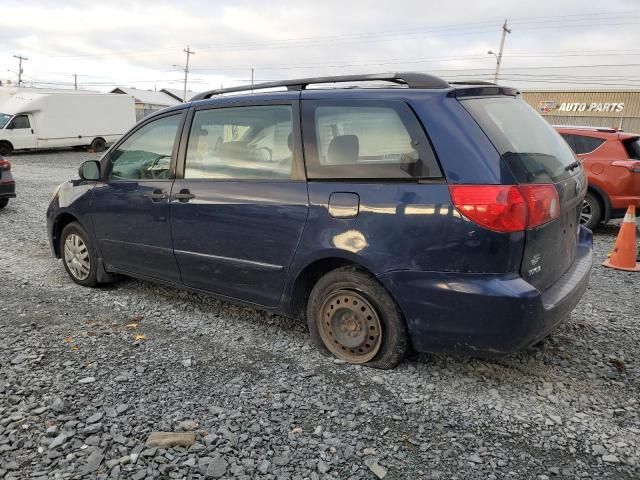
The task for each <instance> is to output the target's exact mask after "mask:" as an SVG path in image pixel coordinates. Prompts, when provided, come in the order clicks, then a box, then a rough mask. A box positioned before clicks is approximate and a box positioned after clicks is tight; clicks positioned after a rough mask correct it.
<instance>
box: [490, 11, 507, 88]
mask: <svg viewBox="0 0 640 480" xmlns="http://www.w3.org/2000/svg"><path fill="white" fill-rule="evenodd" d="M507 33H511V29H510V28H508V27H507V19H506V18H505V19H504V24H503V25H502V37H501V38H500V50H499V51H498V55H496V54H495V53H493V52H492V51H491V50H489V52H487V53H490V54H492V55H494V56H495V57H496V73H495V75H494V76H493V83H498V76H499V75H500V64H501V63H502V51H503V50H504V39H505V37H506V36H507Z"/></svg>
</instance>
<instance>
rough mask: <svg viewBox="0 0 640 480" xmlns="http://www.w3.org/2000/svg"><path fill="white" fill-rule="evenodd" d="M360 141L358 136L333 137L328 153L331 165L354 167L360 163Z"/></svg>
mask: <svg viewBox="0 0 640 480" xmlns="http://www.w3.org/2000/svg"><path fill="white" fill-rule="evenodd" d="M359 154H360V141H359V140H358V137H357V135H338V136H337V137H333V139H332V140H331V143H330V144H329V150H328V151H327V161H328V164H329V165H353V164H356V163H358V155H359Z"/></svg>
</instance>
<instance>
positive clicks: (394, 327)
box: [307, 267, 409, 369]
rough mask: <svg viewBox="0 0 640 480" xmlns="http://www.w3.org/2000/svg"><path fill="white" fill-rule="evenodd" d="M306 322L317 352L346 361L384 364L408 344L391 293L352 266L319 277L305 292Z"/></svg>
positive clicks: (400, 355) (403, 351) (396, 359)
mask: <svg viewBox="0 0 640 480" xmlns="http://www.w3.org/2000/svg"><path fill="white" fill-rule="evenodd" d="M307 322H308V325H309V332H310V335H311V339H312V340H313V341H314V343H315V344H316V345H317V347H318V348H319V349H320V351H321V352H323V353H325V354H329V355H333V356H335V357H336V358H339V359H341V360H344V361H346V362H349V363H355V364H366V365H367V366H370V367H374V368H382V369H389V368H393V367H395V366H396V365H397V364H398V363H399V362H400V361H401V360H402V359H403V358H404V356H405V355H406V353H407V350H408V348H409V341H408V336H407V329H406V325H405V322H404V319H403V318H402V315H401V314H400V312H399V310H398V307H397V306H396V304H395V302H394V301H393V299H392V298H391V296H390V295H389V294H388V293H387V291H386V290H385V289H384V288H383V287H382V285H380V284H379V283H378V282H377V281H376V280H375V279H374V278H372V277H371V276H370V275H367V274H366V273H364V272H361V271H358V270H356V269H354V268H353V267H344V268H339V269H337V270H334V271H332V272H329V273H327V274H326V275H325V276H324V277H322V278H321V279H320V280H319V281H318V283H317V284H316V285H315V286H314V287H313V290H312V291H311V295H310V296H309V303H308V305H307Z"/></svg>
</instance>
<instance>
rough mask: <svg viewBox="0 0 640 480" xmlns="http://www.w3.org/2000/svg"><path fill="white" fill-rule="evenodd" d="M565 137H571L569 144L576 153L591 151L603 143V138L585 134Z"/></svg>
mask: <svg viewBox="0 0 640 480" xmlns="http://www.w3.org/2000/svg"><path fill="white" fill-rule="evenodd" d="M567 137H572V138H571V139H572V141H573V143H570V144H569V145H571V146H572V148H573V151H574V152H576V153H578V154H585V153H591V152H593V151H594V150H595V149H596V148H598V147H599V146H600V145H602V144H603V143H604V140H603V139H601V138H595V137H587V136H585V135H567Z"/></svg>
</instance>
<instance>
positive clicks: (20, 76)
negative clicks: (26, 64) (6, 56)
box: [13, 55, 29, 88]
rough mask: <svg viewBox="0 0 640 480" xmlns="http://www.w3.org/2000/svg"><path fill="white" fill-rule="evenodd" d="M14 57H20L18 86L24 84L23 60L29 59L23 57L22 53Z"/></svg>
mask: <svg viewBox="0 0 640 480" xmlns="http://www.w3.org/2000/svg"><path fill="white" fill-rule="evenodd" d="M13 58H17V59H18V88H20V87H21V86H22V73H23V70H22V61H23V60H29V59H28V58H27V57H23V56H22V55H14V56H13Z"/></svg>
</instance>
